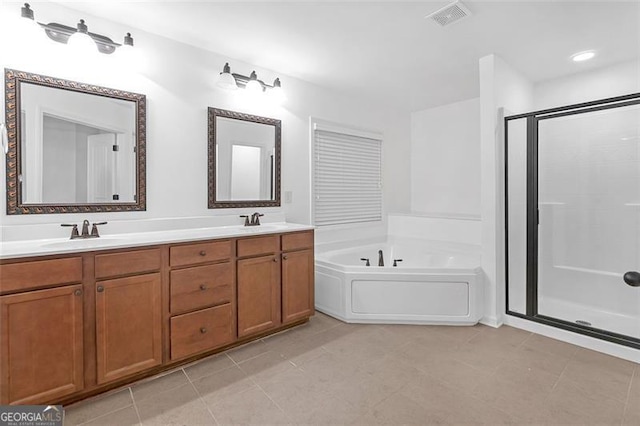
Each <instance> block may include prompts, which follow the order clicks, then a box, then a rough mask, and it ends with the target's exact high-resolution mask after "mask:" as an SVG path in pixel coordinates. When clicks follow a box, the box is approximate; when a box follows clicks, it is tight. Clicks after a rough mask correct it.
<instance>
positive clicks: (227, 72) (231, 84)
mask: <svg viewBox="0 0 640 426" xmlns="http://www.w3.org/2000/svg"><path fill="white" fill-rule="evenodd" d="M217 85H218V87H220V88H222V89H227V90H236V89H238V88H239V87H241V88H244V89H247V91H250V92H253V93H264V92H266V91H267V89H268V90H269V91H273V92H277V93H282V83H280V79H279V78H276V79H275V80H274V81H273V85H269V84H267V83H265V82H264V81H262V80H260V79H259V78H258V75H257V74H256V72H255V71H251V75H250V76H249V77H247V76H246V75H242V74H236V73H232V72H231V67H230V66H229V62H227V63H226V64H224V68H222V72H221V73H220V77H218V82H217Z"/></svg>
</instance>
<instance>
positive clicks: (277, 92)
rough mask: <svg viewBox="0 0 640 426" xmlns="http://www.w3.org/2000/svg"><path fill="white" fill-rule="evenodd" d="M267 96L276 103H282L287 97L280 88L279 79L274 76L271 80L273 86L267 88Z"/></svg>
mask: <svg viewBox="0 0 640 426" xmlns="http://www.w3.org/2000/svg"><path fill="white" fill-rule="evenodd" d="M269 97H270V98H271V99H272V100H273V102H275V103H277V104H281V103H283V102H284V101H285V100H286V99H287V97H286V95H285V94H284V91H283V90H282V85H281V83H280V79H279V78H276V79H275V80H274V82H273V88H272V89H271V90H269Z"/></svg>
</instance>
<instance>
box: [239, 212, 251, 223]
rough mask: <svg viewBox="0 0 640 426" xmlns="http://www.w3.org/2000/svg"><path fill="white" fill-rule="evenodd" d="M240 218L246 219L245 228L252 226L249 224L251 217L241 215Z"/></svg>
mask: <svg viewBox="0 0 640 426" xmlns="http://www.w3.org/2000/svg"><path fill="white" fill-rule="evenodd" d="M240 217H243V218H244V226H249V225H250V223H249V215H247V214H242V215H240Z"/></svg>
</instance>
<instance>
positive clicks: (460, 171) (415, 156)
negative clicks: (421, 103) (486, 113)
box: [411, 98, 480, 218]
mask: <svg viewBox="0 0 640 426" xmlns="http://www.w3.org/2000/svg"><path fill="white" fill-rule="evenodd" d="M411 211H412V212H416V213H426V214H429V215H434V216H441V217H465V218H479V217H480V99H478V98H474V99H469V100H466V101H462V102H456V103H452V104H448V105H443V106H439V107H436V108H431V109H427V110H422V111H417V112H414V113H412V114H411Z"/></svg>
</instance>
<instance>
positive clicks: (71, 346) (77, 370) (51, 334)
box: [0, 285, 84, 405]
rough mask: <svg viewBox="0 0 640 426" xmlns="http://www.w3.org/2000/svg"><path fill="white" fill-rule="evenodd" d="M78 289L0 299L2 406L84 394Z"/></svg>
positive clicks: (0, 383) (35, 402)
mask: <svg viewBox="0 0 640 426" xmlns="http://www.w3.org/2000/svg"><path fill="white" fill-rule="evenodd" d="M82 293H83V292H82V286H81V285H70V286H64V287H59V288H51V289H46V290H36V291H29V292H26V293H19V294H12V295H7V296H1V297H0V359H1V361H0V403H2V404H20V405H32V404H42V403H45V402H47V401H55V400H59V399H61V398H63V397H65V396H68V395H71V394H74V393H76V392H79V391H81V390H82V389H83V388H84V364H83V354H84V345H83V325H84V323H83V309H82V303H83V298H82Z"/></svg>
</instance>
